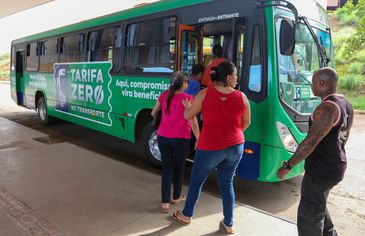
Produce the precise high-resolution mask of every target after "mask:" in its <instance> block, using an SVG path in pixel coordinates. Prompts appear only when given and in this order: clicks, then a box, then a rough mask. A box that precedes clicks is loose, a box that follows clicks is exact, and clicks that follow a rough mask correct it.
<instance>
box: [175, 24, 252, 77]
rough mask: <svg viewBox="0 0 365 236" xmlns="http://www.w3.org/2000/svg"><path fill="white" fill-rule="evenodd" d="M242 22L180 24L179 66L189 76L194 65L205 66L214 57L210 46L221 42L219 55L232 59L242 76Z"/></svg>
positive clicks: (243, 33)
mask: <svg viewBox="0 0 365 236" xmlns="http://www.w3.org/2000/svg"><path fill="white" fill-rule="evenodd" d="M244 35H245V25H244V19H243V18H237V19H231V20H226V21H218V22H212V23H207V24H201V25H195V26H189V25H179V53H178V55H179V58H178V69H179V70H182V71H184V72H186V73H187V74H188V75H189V76H190V74H191V69H192V66H193V65H194V64H201V65H203V66H204V67H205V68H206V67H207V66H208V65H209V64H210V63H211V62H212V61H213V60H214V59H215V58H216V56H215V55H213V47H214V46H215V45H220V46H221V47H222V49H223V53H222V58H225V59H227V60H229V61H232V62H233V63H234V64H235V65H236V67H237V72H238V77H239V78H238V81H237V82H238V84H240V83H239V80H240V79H241V77H242V68H243V64H242V62H243V52H244V38H245V36H244Z"/></svg>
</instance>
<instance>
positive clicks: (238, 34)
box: [232, 18, 245, 89]
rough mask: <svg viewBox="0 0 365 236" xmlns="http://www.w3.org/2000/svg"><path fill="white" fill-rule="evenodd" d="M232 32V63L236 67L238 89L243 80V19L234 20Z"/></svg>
mask: <svg viewBox="0 0 365 236" xmlns="http://www.w3.org/2000/svg"><path fill="white" fill-rule="evenodd" d="M233 24H234V31H233V38H234V41H233V42H234V43H233V53H232V62H233V63H234V64H235V65H236V67H237V74H238V81H237V85H238V89H240V88H239V86H240V80H241V79H242V78H243V68H244V65H243V62H244V57H243V56H244V55H243V53H244V44H245V25H244V19H243V18H236V19H234V23H233Z"/></svg>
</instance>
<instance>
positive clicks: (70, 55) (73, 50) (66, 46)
mask: <svg viewBox="0 0 365 236" xmlns="http://www.w3.org/2000/svg"><path fill="white" fill-rule="evenodd" d="M81 37H85V36H84V34H83V33H80V34H73V35H69V36H65V37H62V38H61V39H60V46H59V47H60V49H59V50H60V62H79V61H83V59H84V58H83V56H84V52H83V49H81V48H80V38H81Z"/></svg>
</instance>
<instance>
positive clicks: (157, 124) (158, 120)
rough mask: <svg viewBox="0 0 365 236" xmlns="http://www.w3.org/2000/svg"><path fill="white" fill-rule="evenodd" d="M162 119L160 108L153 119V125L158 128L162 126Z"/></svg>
mask: <svg viewBox="0 0 365 236" xmlns="http://www.w3.org/2000/svg"><path fill="white" fill-rule="evenodd" d="M161 119H162V110H161V109H160V110H159V111H158V112H157V114H156V116H155V118H153V121H152V124H153V126H155V128H156V129H158V127H160V123H161Z"/></svg>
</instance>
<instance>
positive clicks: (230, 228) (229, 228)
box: [220, 220, 234, 234]
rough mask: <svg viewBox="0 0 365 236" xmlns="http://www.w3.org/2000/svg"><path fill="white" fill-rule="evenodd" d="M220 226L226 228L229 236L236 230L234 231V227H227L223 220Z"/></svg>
mask: <svg viewBox="0 0 365 236" xmlns="http://www.w3.org/2000/svg"><path fill="white" fill-rule="evenodd" d="M220 225H221V226H222V227H223V228H224V230H225V231H226V233H227V234H234V230H233V229H232V226H231V227H230V226H227V225H225V224H224V222H223V220H221V222H220Z"/></svg>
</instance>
